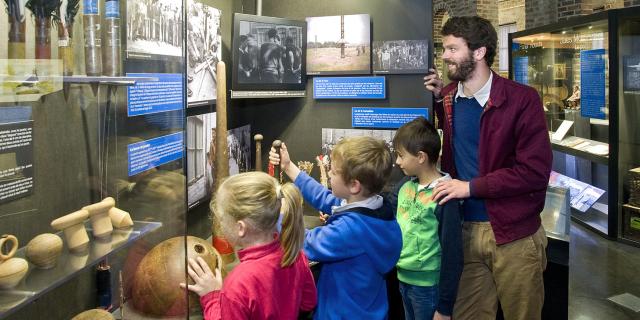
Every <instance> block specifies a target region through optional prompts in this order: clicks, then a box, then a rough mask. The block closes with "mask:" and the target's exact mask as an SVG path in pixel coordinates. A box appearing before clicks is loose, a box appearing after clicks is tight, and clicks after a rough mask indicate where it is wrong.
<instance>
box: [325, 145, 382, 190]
mask: <svg viewBox="0 0 640 320" xmlns="http://www.w3.org/2000/svg"><path fill="white" fill-rule="evenodd" d="M336 161H337V162H338V165H339V166H340V167H339V168H335V169H338V170H339V174H340V176H341V177H342V179H343V180H344V181H345V182H350V181H352V180H358V181H360V184H361V185H362V186H363V187H364V188H365V189H366V191H367V192H368V195H371V194H377V193H379V192H380V191H382V188H383V187H384V185H385V183H387V180H388V179H389V175H390V174H391V165H392V163H393V162H392V159H391V151H389V148H388V147H387V145H386V144H385V142H384V141H383V140H379V139H374V138H372V137H351V138H345V139H343V140H341V141H340V142H338V144H336V146H335V147H334V148H333V151H331V162H332V166H333V164H335V163H336Z"/></svg>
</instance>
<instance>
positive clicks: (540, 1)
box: [525, 0, 558, 29]
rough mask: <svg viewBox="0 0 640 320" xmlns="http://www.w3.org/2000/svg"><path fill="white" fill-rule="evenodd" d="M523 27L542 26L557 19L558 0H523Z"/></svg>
mask: <svg viewBox="0 0 640 320" xmlns="http://www.w3.org/2000/svg"><path fill="white" fill-rule="evenodd" d="M525 12H526V13H525V15H526V18H525V29H530V28H535V27H539V26H544V25H547V24H550V23H554V22H556V21H557V20H558V0H525Z"/></svg>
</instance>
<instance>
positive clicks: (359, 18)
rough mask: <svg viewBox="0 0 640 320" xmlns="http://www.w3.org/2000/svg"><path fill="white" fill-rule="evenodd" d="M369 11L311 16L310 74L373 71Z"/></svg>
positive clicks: (308, 34) (308, 37) (308, 43)
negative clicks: (366, 12) (365, 12)
mask: <svg viewBox="0 0 640 320" xmlns="http://www.w3.org/2000/svg"><path fill="white" fill-rule="evenodd" d="M370 73H371V20H370V18H369V15H368V14H354V15H344V16H328V17H309V18H307V74H308V75H337V74H370Z"/></svg>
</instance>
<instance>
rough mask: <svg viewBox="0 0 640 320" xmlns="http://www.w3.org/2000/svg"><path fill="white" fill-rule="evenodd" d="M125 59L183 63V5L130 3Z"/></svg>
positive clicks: (169, 0)
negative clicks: (180, 61)
mask: <svg viewBox="0 0 640 320" xmlns="http://www.w3.org/2000/svg"><path fill="white" fill-rule="evenodd" d="M126 57H127V58H133V59H167V58H169V59H180V57H182V2H181V1H175V0H135V1H127V41H126Z"/></svg>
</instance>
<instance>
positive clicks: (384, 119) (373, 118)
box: [351, 107, 429, 129]
mask: <svg viewBox="0 0 640 320" xmlns="http://www.w3.org/2000/svg"><path fill="white" fill-rule="evenodd" d="M417 117H425V118H427V119H429V110H428V109H427V108H360V107H355V108H351V126H352V127H354V128H380V129H382V128H385V129H390V128H391V129H397V128H400V126H402V125H403V124H405V123H407V122H409V121H411V120H413V119H415V118H417Z"/></svg>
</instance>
